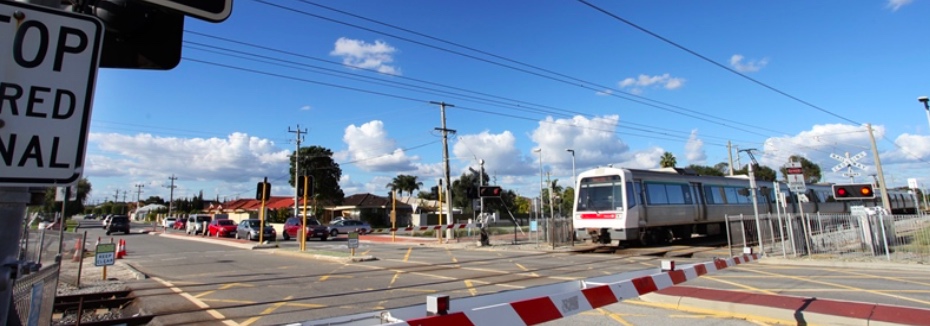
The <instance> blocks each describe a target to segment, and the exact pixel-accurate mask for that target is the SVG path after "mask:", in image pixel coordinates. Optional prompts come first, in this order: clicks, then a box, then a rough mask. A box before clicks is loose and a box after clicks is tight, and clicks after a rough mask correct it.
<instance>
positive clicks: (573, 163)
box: [559, 148, 578, 246]
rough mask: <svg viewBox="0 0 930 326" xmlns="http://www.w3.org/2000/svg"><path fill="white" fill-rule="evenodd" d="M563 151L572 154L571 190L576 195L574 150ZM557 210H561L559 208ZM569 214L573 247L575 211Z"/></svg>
mask: <svg viewBox="0 0 930 326" xmlns="http://www.w3.org/2000/svg"><path fill="white" fill-rule="evenodd" d="M565 151H566V152H569V153H572V189H574V192H575V193H577V192H578V182H577V181H575V150H574V149H571V148H569V149H566V150H565ZM563 200H564V199H563ZM572 200H573V201H574V200H575V199H574V198H572ZM572 207H574V205H572ZM559 208H561V206H560V207H559ZM571 213H572V218H571V219H570V220H569V225H570V228H571V229H572V246H574V245H575V211H572V212H571Z"/></svg>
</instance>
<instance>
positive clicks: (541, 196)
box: [533, 147, 543, 220]
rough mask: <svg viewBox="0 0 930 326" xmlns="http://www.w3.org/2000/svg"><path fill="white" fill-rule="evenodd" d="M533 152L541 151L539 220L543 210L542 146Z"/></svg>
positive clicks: (537, 218) (537, 213) (537, 217)
mask: <svg viewBox="0 0 930 326" xmlns="http://www.w3.org/2000/svg"><path fill="white" fill-rule="evenodd" d="M533 153H539V211H537V212H536V220H539V218H540V217H542V215H541V213H542V211H543V209H542V208H543V175H542V147H540V148H537V149H534V150H533Z"/></svg>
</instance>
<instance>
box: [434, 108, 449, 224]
mask: <svg viewBox="0 0 930 326" xmlns="http://www.w3.org/2000/svg"><path fill="white" fill-rule="evenodd" d="M430 104H436V105H439V114H440V118H441V119H442V127H441V128H436V130H439V131H441V132H442V161H443V165H444V168H445V179H446V202H447V204H446V205H447V207H448V209H446V211H447V212H449V223H453V219H452V216H453V215H452V180H451V179H452V178H451V177H450V175H449V133H450V132H451V133H453V134H454V133H455V130H452V129H446V107H447V106H448V107H452V108H454V107H455V105H452V104H448V103H446V102H433V101H430Z"/></svg>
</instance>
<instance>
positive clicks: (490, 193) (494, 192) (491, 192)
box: [478, 186, 501, 197]
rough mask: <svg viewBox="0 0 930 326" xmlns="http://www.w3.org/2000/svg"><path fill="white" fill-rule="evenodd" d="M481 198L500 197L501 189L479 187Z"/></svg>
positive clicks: (496, 187)
mask: <svg viewBox="0 0 930 326" xmlns="http://www.w3.org/2000/svg"><path fill="white" fill-rule="evenodd" d="M478 196H479V197H500V196H501V187H498V186H480V187H478Z"/></svg>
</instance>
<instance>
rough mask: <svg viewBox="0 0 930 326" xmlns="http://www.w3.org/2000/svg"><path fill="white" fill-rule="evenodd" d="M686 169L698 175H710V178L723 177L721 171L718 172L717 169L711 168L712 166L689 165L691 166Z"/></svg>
mask: <svg viewBox="0 0 930 326" xmlns="http://www.w3.org/2000/svg"><path fill="white" fill-rule="evenodd" d="M686 168H687V169H690V170H692V171H694V172H695V173H697V174H699V175H711V176H718V177H722V176H723V175H724V174H723V171H720V170H719V169H717V168H715V167H712V166H706V165H697V164H691V165H688V166H687V167H686Z"/></svg>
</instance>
